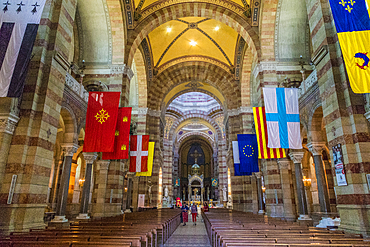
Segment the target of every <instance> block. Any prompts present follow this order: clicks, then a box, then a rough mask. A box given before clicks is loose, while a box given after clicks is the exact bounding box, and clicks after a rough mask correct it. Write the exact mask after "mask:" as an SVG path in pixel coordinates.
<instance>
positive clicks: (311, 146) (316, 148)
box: [307, 142, 325, 156]
mask: <svg viewBox="0 0 370 247" xmlns="http://www.w3.org/2000/svg"><path fill="white" fill-rule="evenodd" d="M307 148H308V150H310V152H311V153H312V155H313V156H316V155H321V154H322V151H323V150H324V148H325V142H310V143H308V144H307Z"/></svg>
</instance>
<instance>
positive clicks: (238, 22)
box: [125, 0, 260, 66]
mask: <svg viewBox="0 0 370 247" xmlns="http://www.w3.org/2000/svg"><path fill="white" fill-rule="evenodd" d="M173 4H176V11H173V6H172V5H173ZM200 9H201V10H202V11H199V10H200ZM244 11H245V10H244V9H243V7H232V6H231V5H228V3H227V2H226V1H214V2H213V1H211V0H209V1H208V3H207V4H206V5H204V3H202V2H178V3H177V2H176V1H173V0H169V1H165V2H161V4H160V5H158V6H157V7H154V6H153V8H150V9H147V10H145V11H143V12H142V13H141V14H142V17H141V18H140V21H139V23H138V24H137V26H136V27H135V29H134V30H133V31H132V32H131V33H130V37H128V39H127V40H128V43H127V46H125V53H126V55H125V62H126V64H128V65H129V66H131V63H132V59H133V55H134V53H135V50H136V49H137V48H138V47H139V45H140V43H141V41H142V40H143V39H144V38H146V37H147V36H148V34H149V33H151V32H152V31H153V30H154V29H156V28H157V27H159V26H160V25H162V24H164V23H166V22H168V21H171V20H175V19H179V18H184V17H188V16H192V17H202V18H210V19H214V20H216V21H219V22H221V23H224V24H225V25H227V26H229V27H231V28H232V29H234V30H235V31H236V32H237V33H238V34H240V35H241V36H242V37H243V39H244V40H245V41H246V42H247V44H248V46H249V47H251V50H252V55H253V57H254V56H257V57H260V44H259V37H258V34H257V33H256V32H255V30H254V29H253V28H252V27H251V26H250V20H249V19H246V18H245V15H244ZM168 13H170V14H168ZM231 61H233V60H231Z"/></svg>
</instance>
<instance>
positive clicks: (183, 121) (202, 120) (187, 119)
mask: <svg viewBox="0 0 370 247" xmlns="http://www.w3.org/2000/svg"><path fill="white" fill-rule="evenodd" d="M194 120H195V121H196V123H199V124H203V125H205V126H207V127H209V128H210V129H211V131H213V133H214V134H215V140H218V139H220V140H221V139H222V131H221V129H220V127H219V126H218V124H217V123H216V122H215V121H214V119H212V118H210V117H208V116H206V115H202V114H191V115H187V116H183V117H182V118H179V119H176V121H175V122H174V123H173V124H172V126H171V129H170V131H169V139H170V140H173V141H175V138H176V134H177V133H178V131H179V130H180V129H181V128H182V127H184V126H185V125H187V124H189V123H191V121H194ZM216 133H217V134H216Z"/></svg>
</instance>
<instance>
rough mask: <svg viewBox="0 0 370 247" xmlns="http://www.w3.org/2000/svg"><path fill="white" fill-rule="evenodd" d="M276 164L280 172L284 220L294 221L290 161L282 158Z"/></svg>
mask: <svg viewBox="0 0 370 247" xmlns="http://www.w3.org/2000/svg"><path fill="white" fill-rule="evenodd" d="M278 163H279V170H280V181H281V189H282V194H283V204H284V218H285V219H286V220H288V221H294V220H295V219H296V216H295V198H294V190H293V183H292V173H291V165H290V163H291V161H290V160H289V159H287V158H282V159H279V160H278Z"/></svg>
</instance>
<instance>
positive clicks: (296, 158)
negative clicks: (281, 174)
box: [289, 150, 311, 220]
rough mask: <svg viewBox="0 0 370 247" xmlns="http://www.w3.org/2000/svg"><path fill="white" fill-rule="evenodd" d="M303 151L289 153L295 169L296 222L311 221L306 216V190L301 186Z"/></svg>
mask: <svg viewBox="0 0 370 247" xmlns="http://www.w3.org/2000/svg"><path fill="white" fill-rule="evenodd" d="M304 153H305V152H304V151H299V150H298V151H296V150H291V151H290V152H289V156H290V159H291V160H292V161H293V163H294V168H295V177H296V178H295V180H296V186H297V204H298V214H299V217H298V220H311V218H310V217H309V216H308V208H307V197H306V190H305V187H304V184H303V176H302V159H303V155H304Z"/></svg>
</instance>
